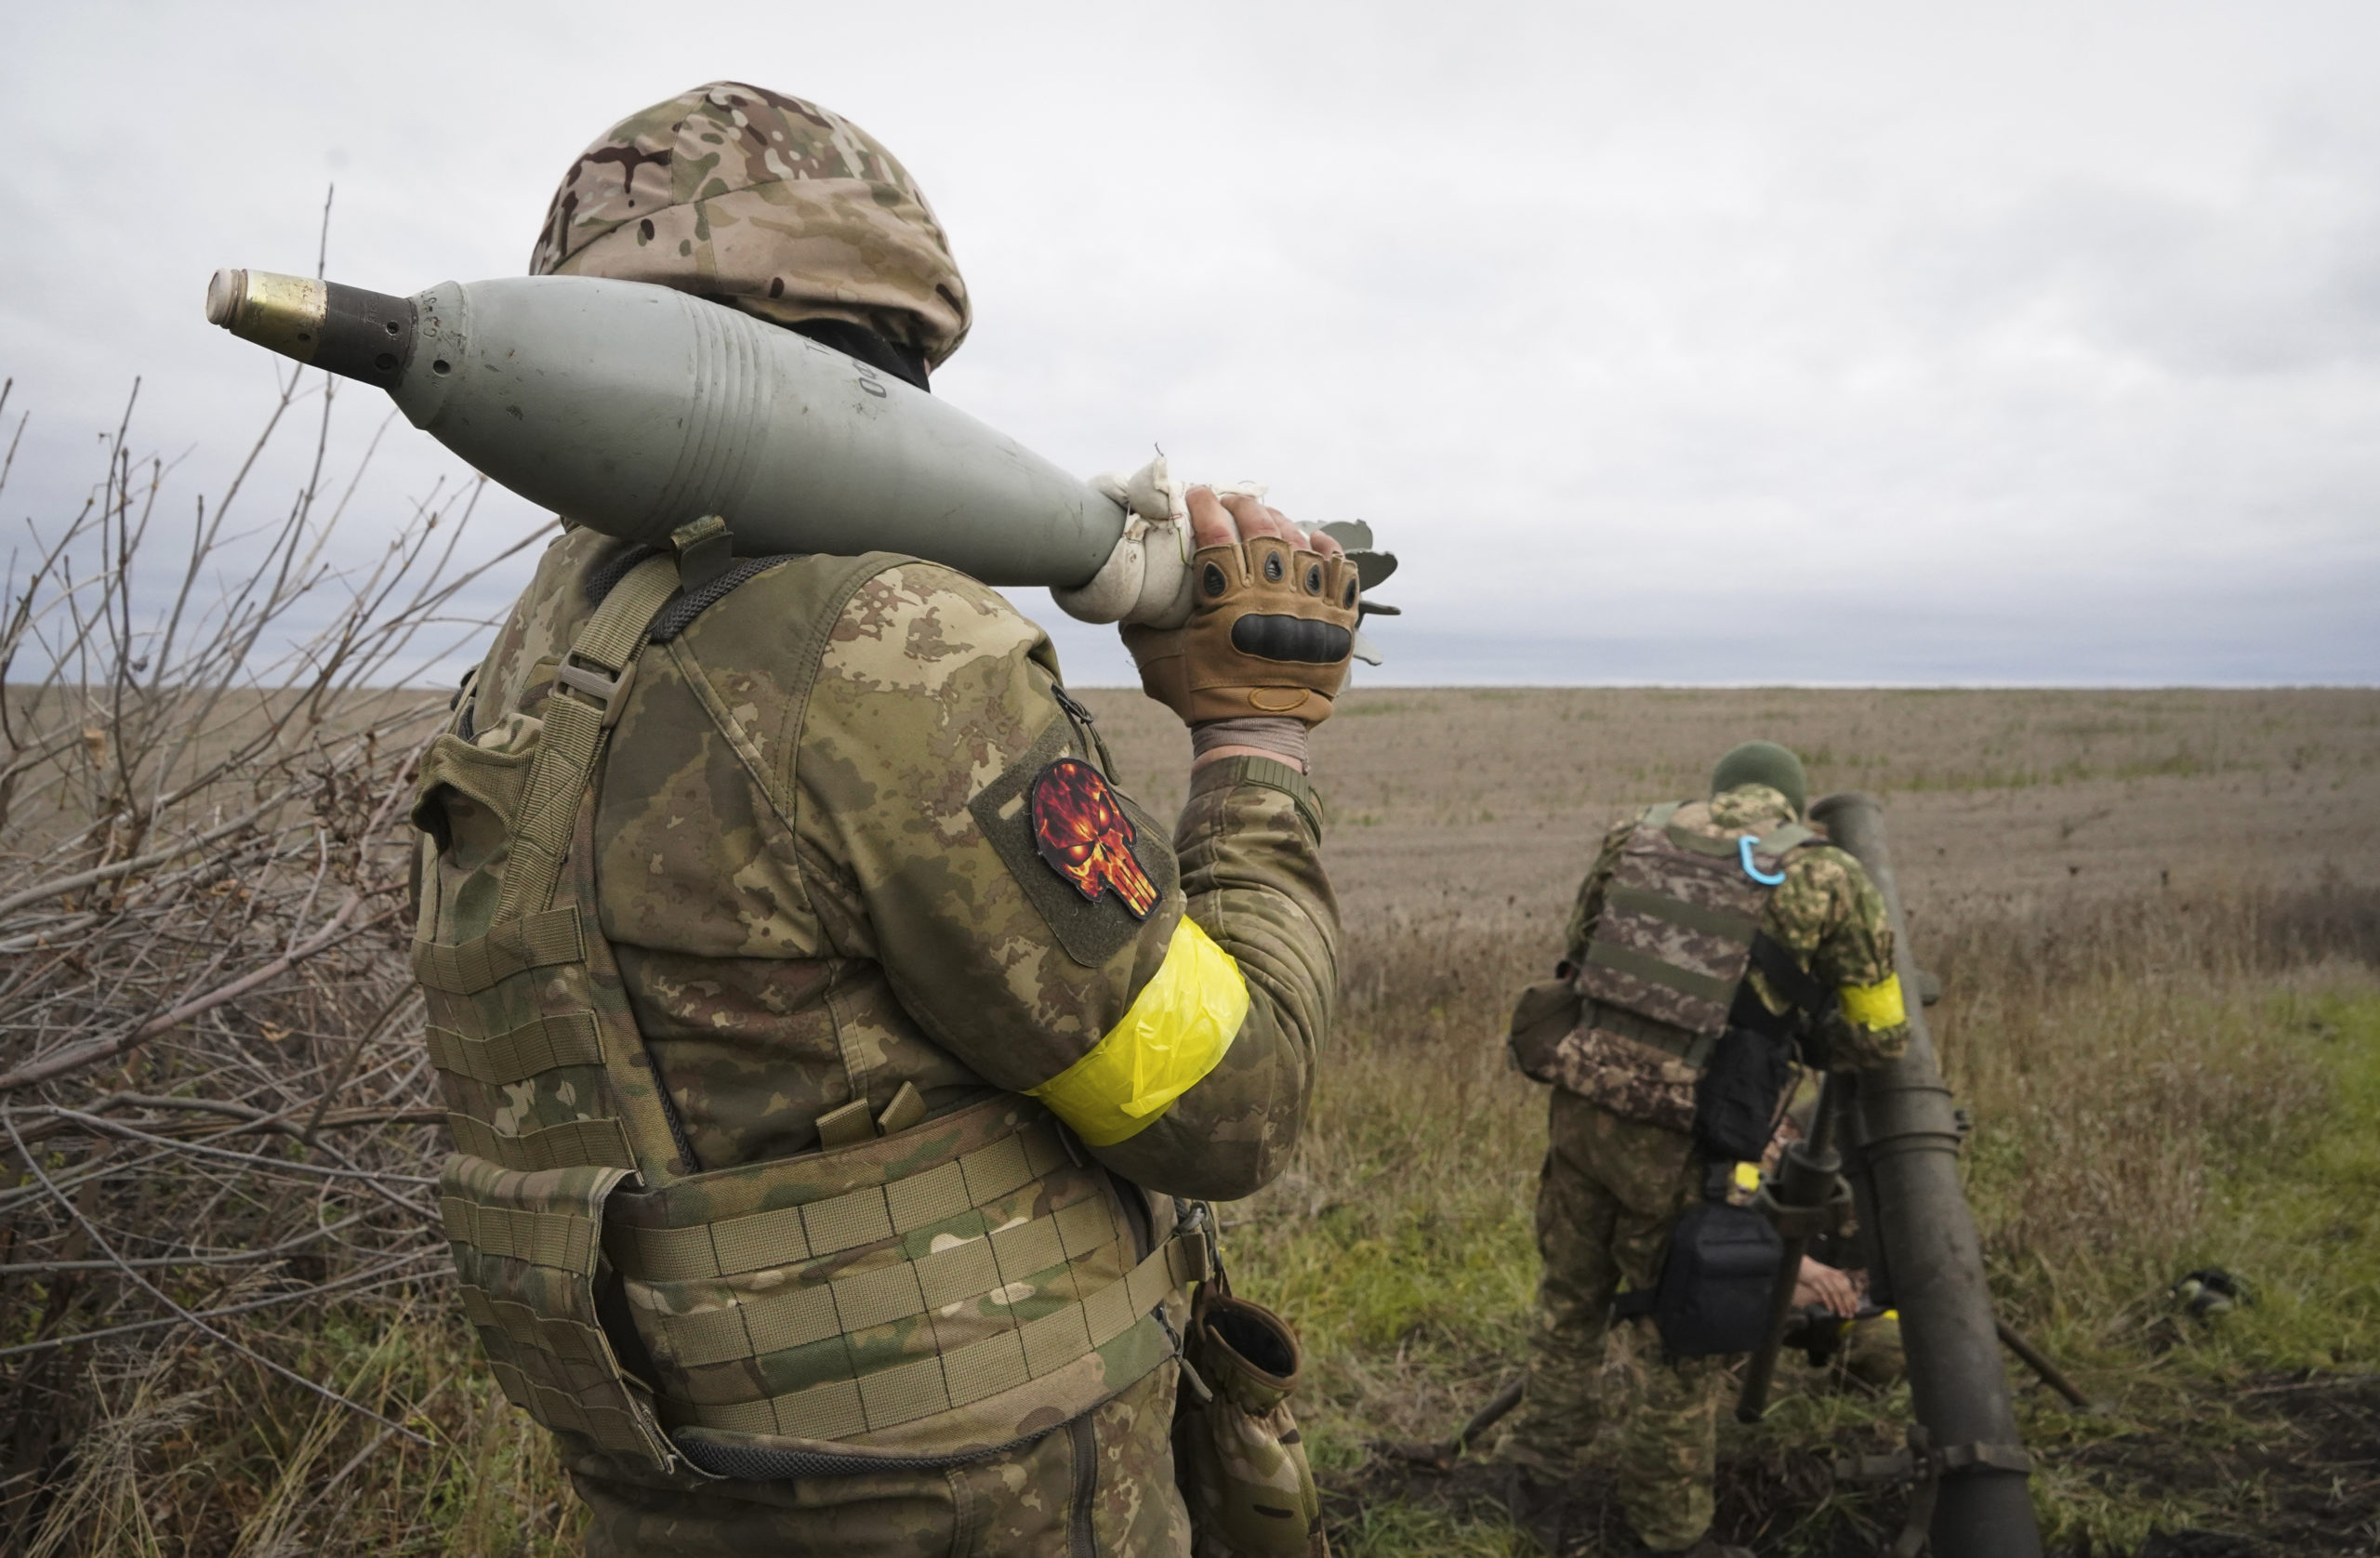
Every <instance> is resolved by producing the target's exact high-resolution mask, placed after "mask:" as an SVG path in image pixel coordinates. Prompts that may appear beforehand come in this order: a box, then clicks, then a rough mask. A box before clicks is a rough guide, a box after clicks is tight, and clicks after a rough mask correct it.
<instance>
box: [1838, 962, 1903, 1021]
mask: <svg viewBox="0 0 2380 1558" xmlns="http://www.w3.org/2000/svg"><path fill="white" fill-rule="evenodd" d="M1842 995H1843V1014H1844V1015H1845V1017H1848V1018H1850V1019H1851V1020H1852V1021H1853V1022H1855V1023H1858V1024H1859V1025H1860V1026H1861V1027H1863V1028H1897V1027H1899V1026H1900V1025H1901V1024H1902V1023H1906V1022H1908V1021H1909V1008H1907V1007H1906V1006H1903V1005H1902V1004H1901V998H1900V975H1898V974H1897V973H1892V974H1886V975H1885V976H1884V978H1883V979H1881V980H1879V981H1878V982H1877V983H1875V984H1846V985H1845V986H1843V990H1842Z"/></svg>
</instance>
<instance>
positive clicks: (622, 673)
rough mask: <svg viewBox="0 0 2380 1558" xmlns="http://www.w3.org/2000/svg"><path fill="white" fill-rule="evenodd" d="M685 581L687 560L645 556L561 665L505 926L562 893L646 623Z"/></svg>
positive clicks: (504, 898)
mask: <svg viewBox="0 0 2380 1558" xmlns="http://www.w3.org/2000/svg"><path fill="white" fill-rule="evenodd" d="M677 588H678V567H677V564H676V562H675V561H673V560H672V559H671V558H670V556H669V554H668V553H667V552H655V553H654V554H652V555H650V556H648V557H645V558H642V559H640V560H639V561H638V562H637V563H636V565H635V566H634V567H632V568H630V569H629V570H628V574H627V576H626V577H624V578H622V579H621V580H620V582H619V583H618V584H617V585H616V586H615V587H614V588H612V589H611V590H610V591H609V592H608V593H606V594H605V595H604V597H603V603H602V605H600V606H598V607H596V608H595V614H594V615H593V616H591V617H589V618H588V621H587V626H586V627H582V628H580V629H579V630H578V637H576V638H575V639H574V640H571V645H570V653H569V654H565V655H563V656H562V664H561V665H560V666H558V667H555V668H554V690H553V692H552V693H550V694H549V695H548V697H547V699H546V706H545V712H544V716H543V720H544V727H545V728H544V729H543V731H542V732H541V733H539V736H538V741H537V756H536V761H535V763H533V764H532V765H531V767H530V770H529V780H528V784H527V786H526V793H525V795H524V797H523V799H522V812H521V820H520V824H519V826H518V827H517V828H516V829H515V831H514V833H513V836H512V852H511V858H510V859H509V860H508V861H507V862H506V863H505V867H504V878H503V880H502V882H501V883H500V884H499V886H498V887H497V889H496V924H499V925H501V924H504V923H506V922H508V921H510V920H514V919H518V918H521V917H522V916H523V915H526V914H534V913H536V911H537V910H539V909H542V908H544V907H545V906H546V904H547V903H548V902H549V900H550V899H551V898H552V897H553V891H554V884H555V882H556V881H558V880H559V879H560V878H561V876H562V857H563V856H564V855H565V854H566V853H567V852H569V848H570V834H571V827H572V825H573V824H574V823H575V821H576V819H577V815H578V803H579V802H580V800H582V799H585V797H586V795H587V786H588V785H589V784H590V783H592V782H593V778H594V773H595V759H596V757H597V756H598V754H599V753H600V752H601V751H602V746H603V740H604V737H605V736H606V734H608V733H609V732H610V731H611V728H612V726H613V725H614V724H615V722H617V721H618V720H619V717H620V708H621V706H622V705H623V704H625V703H626V702H627V700H628V688H629V686H630V685H631V684H632V683H633V682H634V680H636V663H637V657H638V656H639V655H640V654H642V653H643V651H644V644H645V629H646V627H647V626H648V625H649V624H650V623H651V622H652V621H653V617H654V614H655V612H658V611H659V610H660V609H661V606H662V604H663V602H665V601H668V599H669V597H670V596H671V595H672V594H674V593H676V591H677Z"/></svg>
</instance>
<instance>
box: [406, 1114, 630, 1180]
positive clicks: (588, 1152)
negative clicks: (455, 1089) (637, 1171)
mask: <svg viewBox="0 0 2380 1558" xmlns="http://www.w3.org/2000/svg"><path fill="white" fill-rule="evenodd" d="M446 1123H447V1125H448V1126H449V1127H451V1128H452V1129H453V1130H454V1132H455V1145H456V1148H458V1149H459V1150H461V1151H463V1152H465V1153H468V1154H469V1155H471V1156H473V1157H483V1158H486V1159H487V1160H488V1161H489V1162H490V1163H497V1164H501V1165H503V1166H504V1167H505V1168H507V1169H521V1170H522V1171H523V1172H536V1171H537V1170H540V1169H579V1168H588V1167H602V1168H608V1169H634V1168H635V1167H636V1166H637V1161H636V1150H635V1149H634V1148H632V1147H630V1146H629V1145H628V1130H627V1129H626V1128H624V1127H623V1126H622V1125H621V1124H620V1122H619V1121H617V1120H615V1119H609V1118H605V1119H592V1120H564V1121H563V1122H562V1123H561V1124H560V1125H549V1126H536V1127H532V1128H531V1129H527V1130H522V1131H518V1132H512V1131H501V1130H498V1129H496V1128H495V1127H494V1126H491V1125H489V1124H488V1123H487V1122H486V1121H484V1120H476V1119H473V1118H472V1117H471V1116H469V1115H453V1114H450V1115H448V1116H446Z"/></svg>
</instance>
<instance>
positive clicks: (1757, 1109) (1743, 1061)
mask: <svg viewBox="0 0 2380 1558" xmlns="http://www.w3.org/2000/svg"><path fill="white" fill-rule="evenodd" d="M1792 1080H1793V1050H1792V1045H1791V1043H1790V1041H1788V1042H1779V1041H1778V1040H1777V1039H1774V1038H1771V1037H1769V1036H1767V1035H1766V1034H1764V1033H1760V1032H1757V1031H1756V1030H1754V1029H1752V1028H1745V1027H1731V1028H1729V1029H1728V1030H1727V1031H1726V1033H1724V1034H1722V1035H1720V1036H1719V1042H1718V1043H1717V1044H1716V1045H1714V1046H1713V1047H1712V1050H1711V1060H1710V1063H1709V1064H1707V1065H1705V1066H1704V1067H1703V1068H1702V1076H1701V1077H1700V1078H1699V1080H1698V1081H1697V1082H1696V1083H1695V1085H1694V1144H1695V1146H1696V1147H1697V1148H1699V1150H1700V1151H1701V1154H1702V1155H1703V1156H1704V1157H1707V1158H1709V1159H1710V1160H1711V1161H1712V1162H1713V1163H1758V1162H1759V1161H1760V1160H1761V1159H1762V1157H1763V1156H1765V1155H1766V1154H1767V1152H1768V1142H1769V1138H1770V1137H1771V1136H1773V1135H1774V1134H1775V1133H1776V1130H1777V1106H1778V1104H1779V1103H1782V1102H1784V1101H1785V1089H1787V1088H1788V1087H1790V1086H1791V1085H1792Z"/></svg>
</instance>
